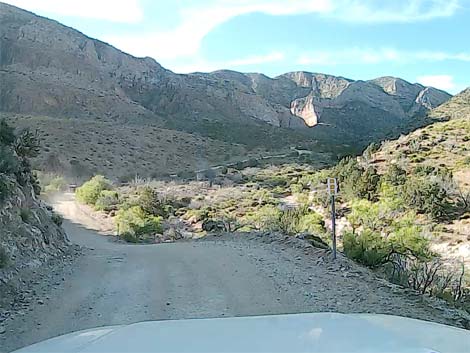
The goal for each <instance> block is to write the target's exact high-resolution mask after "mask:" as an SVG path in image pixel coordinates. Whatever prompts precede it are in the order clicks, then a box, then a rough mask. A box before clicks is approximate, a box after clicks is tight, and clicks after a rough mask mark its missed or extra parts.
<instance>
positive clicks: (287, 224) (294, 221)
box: [278, 208, 303, 235]
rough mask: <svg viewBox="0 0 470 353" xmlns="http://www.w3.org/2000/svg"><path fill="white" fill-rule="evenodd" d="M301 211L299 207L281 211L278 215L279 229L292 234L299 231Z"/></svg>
mask: <svg viewBox="0 0 470 353" xmlns="http://www.w3.org/2000/svg"><path fill="white" fill-rule="evenodd" d="M302 216H303V212H302V211H301V210H299V209H296V208H294V209H287V210H284V211H282V212H281V214H280V217H279V223H278V224H279V230H280V231H281V232H283V233H284V234H289V235H293V234H296V233H298V232H299V228H300V218H301V217H302Z"/></svg>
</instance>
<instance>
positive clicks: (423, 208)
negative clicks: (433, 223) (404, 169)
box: [402, 177, 452, 219]
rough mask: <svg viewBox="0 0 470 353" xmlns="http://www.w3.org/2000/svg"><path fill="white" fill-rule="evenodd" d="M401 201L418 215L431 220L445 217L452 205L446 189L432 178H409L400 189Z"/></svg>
mask: <svg viewBox="0 0 470 353" xmlns="http://www.w3.org/2000/svg"><path fill="white" fill-rule="evenodd" d="M402 195H403V201H404V202H405V204H406V205H407V206H408V207H410V208H413V209H415V210H416V211H417V212H419V213H423V214H427V215H429V216H430V217H432V218H433V219H441V218H443V217H445V216H446V215H447V214H448V212H449V210H450V209H451V208H452V204H451V202H450V201H449V195H448V193H447V190H446V188H445V187H444V186H443V185H442V184H441V183H440V182H439V181H438V180H437V179H436V178H432V177H421V178H416V177H410V178H408V180H407V181H406V183H405V184H404V185H403V188H402Z"/></svg>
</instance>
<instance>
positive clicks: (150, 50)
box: [104, 0, 331, 60]
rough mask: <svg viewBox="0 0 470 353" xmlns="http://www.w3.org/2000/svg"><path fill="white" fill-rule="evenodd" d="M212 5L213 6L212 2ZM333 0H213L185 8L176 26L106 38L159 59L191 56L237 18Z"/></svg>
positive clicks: (305, 9) (320, 7)
mask: <svg viewBox="0 0 470 353" xmlns="http://www.w3.org/2000/svg"><path fill="white" fill-rule="evenodd" d="M210 4H212V5H210ZM330 10H331V8H330V2H329V0H313V1H312V0H292V1H289V2H287V3H286V2H284V1H281V0H274V1H267V0H256V1H247V0H239V1H227V0H222V1H213V2H212V3H209V4H208V3H207V2H205V6H203V7H194V6H193V7H187V8H185V9H184V10H182V11H181V22H180V23H179V24H178V25H177V26H176V27H175V28H173V29H170V30H166V31H159V32H154V33H145V34H138V35H129V36H107V37H105V38H104V40H106V41H108V42H109V43H111V44H113V45H115V46H117V47H118V48H120V49H122V50H124V51H128V52H130V53H132V54H133V55H137V56H153V57H155V58H158V60H165V59H175V58H179V57H185V56H186V57H190V56H193V55H195V54H196V53H197V52H198V51H199V48H200V45H201V42H202V40H203V38H204V37H205V36H206V35H207V34H208V33H209V32H211V31H212V30H213V29H214V28H216V27H217V26H219V25H221V24H222V23H224V22H227V21H228V20H230V19H231V18H233V17H236V16H239V15H243V14H248V13H253V12H262V13H267V14H270V15H289V14H296V13H312V12H327V11H330Z"/></svg>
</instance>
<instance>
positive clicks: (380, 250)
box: [343, 230, 391, 267]
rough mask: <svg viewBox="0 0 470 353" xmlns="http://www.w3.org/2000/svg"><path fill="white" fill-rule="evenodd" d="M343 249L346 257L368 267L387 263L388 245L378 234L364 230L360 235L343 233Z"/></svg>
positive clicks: (389, 252)
mask: <svg viewBox="0 0 470 353" xmlns="http://www.w3.org/2000/svg"><path fill="white" fill-rule="evenodd" d="M343 249H344V253H345V254H346V256H347V257H349V258H351V259H353V260H355V261H357V262H359V263H361V264H363V265H366V266H369V267H378V266H381V265H383V264H385V263H387V262H388V260H389V256H390V254H391V247H390V244H389V243H388V242H387V241H386V240H385V239H384V237H383V236H382V235H380V233H378V232H373V231H371V230H364V231H363V232H361V233H360V234H354V233H345V234H344V235H343Z"/></svg>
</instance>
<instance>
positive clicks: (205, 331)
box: [16, 313, 470, 353]
mask: <svg viewBox="0 0 470 353" xmlns="http://www.w3.org/2000/svg"><path fill="white" fill-rule="evenodd" d="M20 352H21V353H26V352H31V353H32V352H34V353H41V352H47V353H55V352H61V353H72V352H73V353H76V352H80V353H91V352H96V353H108V352H133V353H135V352H174V353H180V352H204V353H207V352H253V353H254V352H291V353H297V352H325V353H326V352H328V353H330V352H342V353H344V352H351V353H352V352H358V353H359V352H361V353H365V352H375V353H379V352H380V353H385V352H387V353H392V352H393V353H402V352H410V353H411V352H412V353H431V352H440V353H447V352H449V353H451V352H452V353H466V352H470V331H466V330H463V329H458V328H454V327H450V326H445V325H440V324H435V323H431V322H426V321H420V320H414V319H407V318H402V317H397V316H389V315H368V314H335V313H317V314H292V315H272V316H252V317H236V318H221V319H194V320H171V321H170V320H169V321H147V322H140V323H135V324H130V325H123V326H110V327H102V328H97V329H92V330H85V331H79V332H75V333H71V334H67V335H64V336H60V337H56V338H53V339H50V340H46V341H43V342H41V343H38V344H34V345H32V346H29V347H26V348H23V349H21V350H19V351H16V353H20Z"/></svg>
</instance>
